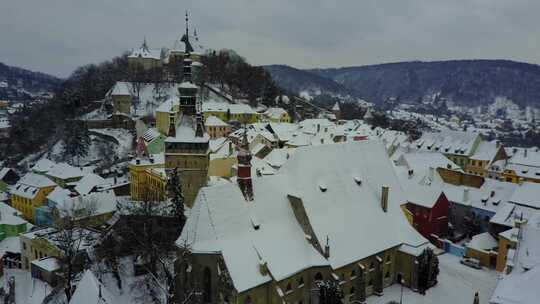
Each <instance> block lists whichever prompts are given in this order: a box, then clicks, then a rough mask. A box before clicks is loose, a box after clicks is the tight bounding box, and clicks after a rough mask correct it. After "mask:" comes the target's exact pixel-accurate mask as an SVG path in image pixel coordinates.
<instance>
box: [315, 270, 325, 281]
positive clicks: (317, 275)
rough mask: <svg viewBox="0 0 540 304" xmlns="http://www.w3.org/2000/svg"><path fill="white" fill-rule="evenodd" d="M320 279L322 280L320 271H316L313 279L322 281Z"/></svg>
mask: <svg viewBox="0 0 540 304" xmlns="http://www.w3.org/2000/svg"><path fill="white" fill-rule="evenodd" d="M322 280H323V276H322V273H320V272H317V274H316V275H315V281H322Z"/></svg>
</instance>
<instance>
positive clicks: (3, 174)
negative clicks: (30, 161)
mask: <svg viewBox="0 0 540 304" xmlns="http://www.w3.org/2000/svg"><path fill="white" fill-rule="evenodd" d="M12 170H13V169H11V168H2V169H0V180H3V179H4V177H6V175H7V174H8V173H9V172H10V171H12Z"/></svg>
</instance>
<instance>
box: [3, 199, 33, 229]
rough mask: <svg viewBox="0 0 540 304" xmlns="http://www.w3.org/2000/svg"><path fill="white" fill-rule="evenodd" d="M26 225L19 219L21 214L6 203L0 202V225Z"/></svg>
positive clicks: (24, 221)
mask: <svg viewBox="0 0 540 304" xmlns="http://www.w3.org/2000/svg"><path fill="white" fill-rule="evenodd" d="M25 223H28V222H27V221H26V220H24V219H23V218H22V217H21V213H20V212H19V211H18V210H16V209H15V208H13V207H11V206H9V205H8V204H6V203H2V202H0V224H2V225H13V226H17V225H22V224H25Z"/></svg>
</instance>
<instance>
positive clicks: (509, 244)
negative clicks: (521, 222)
mask: <svg viewBox="0 0 540 304" xmlns="http://www.w3.org/2000/svg"><path fill="white" fill-rule="evenodd" d="M518 233H519V229H518V228H512V229H510V230H507V231H504V232H501V233H499V255H498V256H497V266H496V267H495V270H497V271H499V272H503V271H504V269H505V268H506V260H507V258H508V250H510V249H514V250H515V249H516V246H517V242H518Z"/></svg>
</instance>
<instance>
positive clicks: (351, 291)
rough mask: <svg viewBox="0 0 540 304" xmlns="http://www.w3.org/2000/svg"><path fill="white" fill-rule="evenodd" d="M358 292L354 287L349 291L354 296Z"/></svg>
mask: <svg viewBox="0 0 540 304" xmlns="http://www.w3.org/2000/svg"><path fill="white" fill-rule="evenodd" d="M355 293H356V289H355V288H354V286H353V287H351V290H350V291H349V294H350V295H351V296H352V295H354V294H355Z"/></svg>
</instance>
